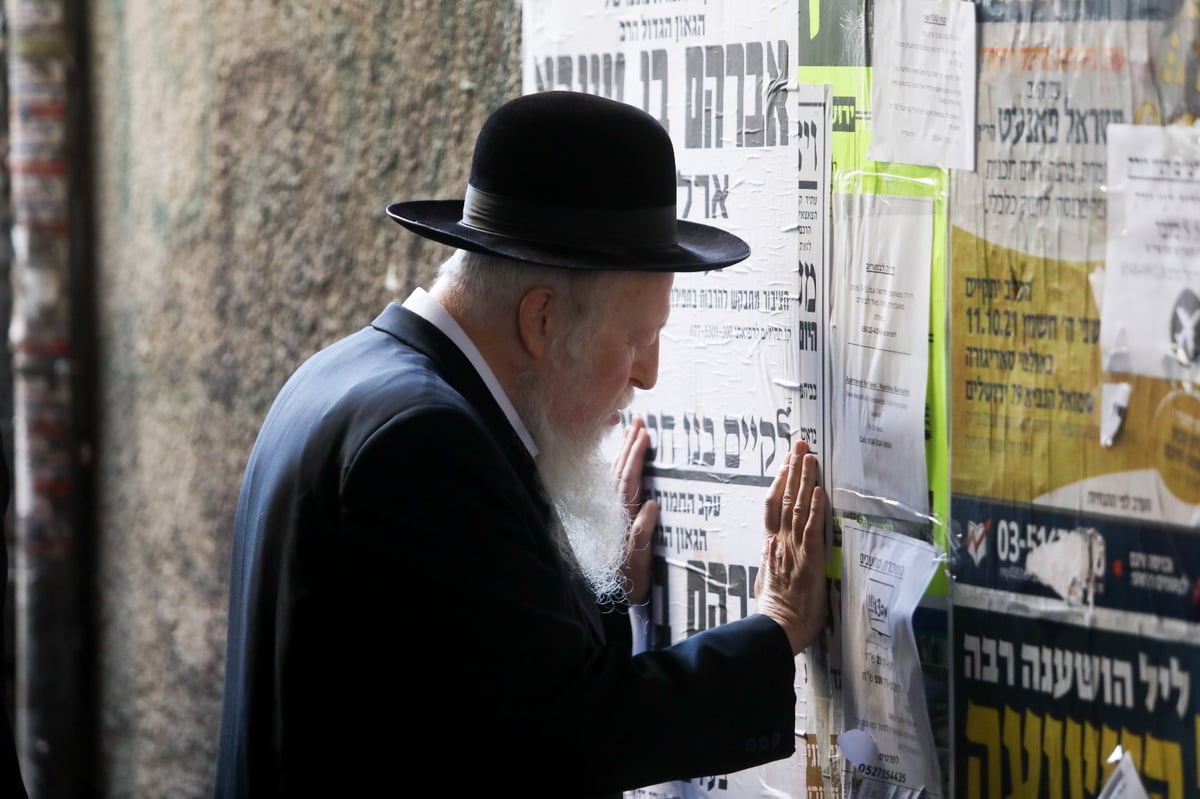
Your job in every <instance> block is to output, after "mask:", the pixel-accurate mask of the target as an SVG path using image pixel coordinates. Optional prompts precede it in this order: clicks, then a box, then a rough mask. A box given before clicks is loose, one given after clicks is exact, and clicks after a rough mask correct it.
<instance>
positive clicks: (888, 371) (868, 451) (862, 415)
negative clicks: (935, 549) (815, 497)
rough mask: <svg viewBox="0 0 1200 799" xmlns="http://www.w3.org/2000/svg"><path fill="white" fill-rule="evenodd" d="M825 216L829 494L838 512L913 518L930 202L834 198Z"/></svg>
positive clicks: (923, 503) (919, 456)
mask: <svg viewBox="0 0 1200 799" xmlns="http://www.w3.org/2000/svg"><path fill="white" fill-rule="evenodd" d="M834 215H835V218H834V230H835V231H837V245H836V246H835V248H834V250H835V261H834V266H833V275H834V279H833V281H832V285H833V291H832V298H833V311H832V314H831V329H830V347H831V349H832V353H833V358H832V364H831V366H832V379H833V382H832V385H831V389H832V394H831V398H832V405H833V407H832V417H833V429H834V430H835V431H836V433H835V434H834V441H833V462H834V463H835V464H836V467H835V469H834V471H833V472H832V473H831V474H830V475H829V486H830V489H831V494H830V496H831V498H832V501H833V505H834V507H835V508H837V509H838V510H846V511H853V512H859V513H873V514H876V515H884V516H891V517H896V518H907V519H923V518H925V517H927V516H928V515H929V478H928V472H927V470H926V468H925V386H926V382H927V376H928V366H929V284H930V262H931V258H932V245H933V203H932V201H931V200H928V199H925V198H922V197H891V196H883V195H878V194H840V195H836V196H835V199H834Z"/></svg>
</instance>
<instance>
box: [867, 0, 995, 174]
mask: <svg viewBox="0 0 1200 799" xmlns="http://www.w3.org/2000/svg"><path fill="white" fill-rule="evenodd" d="M874 9H875V27H874V30H875V36H874V38H873V42H872V53H873V59H872V62H871V63H872V67H873V72H872V84H871V115H872V118H873V124H874V127H873V128H872V130H873V136H872V139H871V144H870V147H869V149H868V152H867V155H868V157H869V158H871V159H873V160H876V161H892V162H895V163H902V164H925V165H928V166H942V167H950V168H953V169H967V170H974V169H975V60H976V52H977V51H976V44H975V4H974V3H968V2H961V0H951V2H948V3H946V2H942V0H889V2H886V3H876V4H875V6H874Z"/></svg>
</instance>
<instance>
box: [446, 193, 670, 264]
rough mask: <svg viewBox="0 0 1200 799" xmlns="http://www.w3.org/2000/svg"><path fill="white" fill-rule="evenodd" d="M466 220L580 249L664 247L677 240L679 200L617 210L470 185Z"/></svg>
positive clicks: (494, 230)
mask: <svg viewBox="0 0 1200 799" xmlns="http://www.w3.org/2000/svg"><path fill="white" fill-rule="evenodd" d="M462 224H464V225H466V226H467V227H469V228H474V229H475V230H478V231H481V232H483V233H490V234H492V235H494V236H505V237H507V238H514V239H525V240H527V241H536V242H539V243H541V244H557V245H563V246H568V247H574V248H580V249H597V250H621V249H630V248H634V249H637V248H646V249H651V248H665V247H674V246H675V245H676V244H677V239H676V232H675V227H676V225H675V206H674V205H666V206H662V207H660V208H644V209H639V210H636V211H615V210H611V209H607V208H586V209H584V208H562V207H551V206H546V205H538V204H535V203H528V202H525V201H524V200H517V199H514V198H512V197H502V196H500V195H498V194H489V193H488V192H486V191H480V190H479V189H477V188H475V187H474V186H467V193H466V196H465V197H464V199H463V216H462Z"/></svg>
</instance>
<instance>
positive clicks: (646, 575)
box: [622, 499, 658, 605]
mask: <svg viewBox="0 0 1200 799" xmlns="http://www.w3.org/2000/svg"><path fill="white" fill-rule="evenodd" d="M657 524H658V503H657V502H655V501H654V500H652V499H648V500H646V501H645V503H643V504H642V507H641V508H640V509H639V510H638V513H637V516H636V517H635V518H634V520H633V523H632V524H631V525H630V527H629V541H628V542H627V545H626V550H625V562H624V564H623V565H622V573H623V574H624V576H625V585H626V598H627V599H628V600H629V601H630V602H631V603H633V604H635V605H639V604H641V603H643V602H645V601H646V599H647V598H648V597H649V596H650V571H651V561H652V559H653V558H652V555H653V547H652V545H653V543H654V528H655V526H656V525H657Z"/></svg>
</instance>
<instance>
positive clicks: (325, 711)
mask: <svg viewBox="0 0 1200 799" xmlns="http://www.w3.org/2000/svg"><path fill="white" fill-rule="evenodd" d="M388 213H389V214H390V215H391V216H392V217H393V218H394V219H395V220H396V221H398V222H399V223H400V224H402V225H404V226H405V227H407V228H409V229H410V230H413V231H415V232H416V233H418V234H420V235H423V236H427V237H429V238H432V239H435V240H437V241H440V242H443V243H447V244H451V245H453V246H455V247H457V248H458V249H457V250H456V251H455V253H454V254H453V255H452V256H451V257H450V258H449V259H448V260H447V261H446V262H445V263H444V264H443V265H442V267H441V269H440V271H439V273H438V276H437V279H436V281H435V282H434V283H433V285H432V286H431V287H430V290H429V291H428V292H425V291H423V290H420V289H418V290H417V291H415V292H414V293H413V294H412V295H411V296H410V297H409V298H408V299H407V300H406V301H405V302H404V304H403V305H398V304H391V305H389V306H388V307H387V308H386V309H385V310H384V311H383V313H381V314H380V315H379V316H378V317H377V318H376V319H375V320H374V321H373V322H372V323H371V325H370V326H368V327H366V328H364V329H362V330H360V331H359V332H357V333H355V334H353V335H351V336H349V337H347V338H345V339H343V340H342V341H340V342H338V343H335V344H333V345H332V346H330V347H328V348H327V349H325V350H323V351H322V352H319V353H317V354H316V355H314V356H313V357H312V358H310V359H309V360H308V361H307V362H306V363H304V364H303V365H302V366H301V367H300V368H299V369H298V370H297V371H296V373H295V374H294V375H293V376H292V377H291V378H290V379H289V380H288V382H287V384H286V385H285V386H284V387H283V389H282V391H281V392H280V394H279V397H278V398H277V399H276V401H275V403H274V405H273V407H272V408H271V410H270V412H269V414H268V415H267V418H266V421H265V422H264V424H263V427H262V430H261V432H260V434H259V437H258V441H257V442H256V444H255V446H254V449H253V452H252V453H251V455H250V461H249V464H248V466H247V469H246V475H245V480H244V483H243V486H242V493H241V499H240V501H239V504H238V511H237V519H236V523H235V530H234V551H233V568H232V583H231V589H230V608H229V640H228V653H227V660H226V675H225V676H226V684H225V708H224V715H223V719H222V726H221V740H220V759H219V764H218V770H217V795H218V796H221V797H228V796H255V797H266V796H300V795H305V796H307V795H313V796H339V797H340V796H367V795H370V796H375V795H382V796H413V795H430V793H429V790H430V789H429V788H428V786H429V785H431V784H433V785H438V786H439V787H438V788H437V789H436V791H434V793H436V794H437V795H451V796H481V795H491V794H493V793H496V794H505V795H507V794H509V793H514V794H516V795H524V796H530V795H534V796H543V795H553V796H563V797H586V796H601V795H611V794H616V793H619V792H620V791H622V790H625V789H632V788H635V787H638V786H641V785H647V784H650V783H654V782H661V781H665V780H670V779H685V778H688V777H691V776H701V775H709V774H718V773H726V772H729V771H733V770H738V769H742V768H747V767H749V766H753V765H756V764H759V763H763V762H766V761H769V760H773V759H777V758H782V757H786V756H788V755H790V754H791V753H792V752H793V751H794V748H795V740H794V731H793V719H794V712H795V707H794V705H795V694H794V689H793V681H794V679H795V660H794V658H795V655H796V654H797V653H799V652H801V651H802V650H803V649H804V648H806V647H807V646H808V645H809V644H811V643H812V642H813V641H814V640H815V638H816V636H817V634H818V633H819V631H820V629H821V626H822V624H823V621H824V608H825V576H824V569H825V558H824V549H823V546H824V545H823V533H824V521H825V513H826V500H825V496H824V493H823V491H822V489H821V488H820V487H819V486H817V465H816V461H815V458H814V457H813V456H812V455H810V454H806V452H807V451H806V449H805V447H804V445H803V444H801V443H798V444H797V445H796V446H795V448H794V449H793V450H792V452H791V454H790V456H789V457H788V459H787V460H786V462H785V464H784V466H783V468H782V470H781V471H780V472H779V475H778V476H777V478H776V480H775V482H774V484H773V485H772V487H771V488H770V489H769V491H768V494H767V497H766V502H765V506H766V513H765V526H766V541H765V543H764V548H763V558H762V564H761V570H760V574H759V580H758V585H757V586H756V593H755V596H756V600H757V612H756V613H754V614H753V615H751V616H749V617H747V618H745V619H742V620H739V621H735V622H731V623H729V624H727V625H724V626H721V627H718V628H716V629H712V630H709V631H706V632H703V633H700V634H698V635H696V636H693V637H692V638H690V639H688V640H687V641H684V642H681V643H678V644H676V645H674V646H672V647H670V648H666V649H661V650H654V651H648V652H641V653H637V654H635V653H634V652H633V651H632V646H631V640H632V636H631V631H630V624H629V619H628V616H627V615H626V612H627V609H628V605H629V603H630V602H641V601H644V599H645V597H646V595H647V589H648V584H649V583H648V581H649V550H650V539H651V535H652V531H653V527H654V525H655V522H656V520H657V508H656V506H655V504H654V503H653V502H652V501H649V502H645V503H639V502H638V493H639V488H640V483H641V473H642V466H643V461H644V459H645V455H646V451H647V447H648V443H649V437H648V434H647V433H646V431H645V429H644V428H643V427H642V426H641V423H640V422H636V421H635V423H634V424H632V425H631V426H630V427H629V428H628V429H627V431H626V435H625V438H624V441H623V444H622V446H621V447H620V452H619V454H618V457H617V463H616V471H615V473H614V472H613V471H612V467H611V465H610V464H602V463H600V462H599V459H598V455H597V447H598V445H599V443H600V441H601V439H602V437H603V436H604V435H605V434H606V432H607V431H609V430H611V429H612V427H613V426H614V425H615V424H616V423H617V422H618V411H619V409H621V408H622V407H624V406H625V405H626V404H627V403H628V402H629V400H630V398H631V396H632V393H633V392H634V391H635V390H637V389H643V390H644V389H649V388H651V387H653V385H654V383H655V381H656V378H657V374H658V344H659V332H660V331H661V329H662V327H663V325H664V324H665V323H666V321H667V316H668V313H669V310H670V290H671V285H672V280H673V276H674V273H675V272H679V271H692V270H708V269H716V268H721V267H723V266H728V265H729V264H732V263H736V262H738V261H741V260H743V259H744V258H745V257H747V255H748V254H749V249H748V247H747V246H746V244H745V243H744V242H743V241H741V240H740V239H738V238H737V237H735V236H733V235H731V234H729V233H727V232H725V231H721V230H718V229H716V228H712V227H707V226H703V225H697V224H694V223H689V222H686V221H683V220H677V219H676V216H675V161H674V153H673V150H672V148H671V143H670V139H669V138H668V137H667V135H666V133H665V131H664V130H663V129H662V127H661V126H660V125H659V124H658V123H657V122H656V121H655V120H654V119H653V118H651V117H650V116H648V115H646V114H644V113H642V112H641V111H639V110H637V109H634V108H633V107H631V106H628V105H625V104H623V103H618V102H614V101H609V100H604V99H600V98H596V97H592V96H589V95H585V94H576V93H570V92H547V93H541V94H534V95H528V96H525V97H521V98H518V99H516V100H513V101H511V102H509V103H506V104H505V105H503V106H502V107H501V108H499V109H498V110H497V111H496V112H495V113H494V114H493V115H492V116H491V117H489V119H488V120H487V122H486V123H485V125H484V127H483V129H482V130H481V131H480V134H479V137H478V139H477V142H476V147H475V153H474V158H473V161H472V168H471V178H470V182H469V186H468V188H467V193H466V197H465V199H464V200H459V201H418V202H406V203H397V204H394V205H392V206H389V208H388Z"/></svg>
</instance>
